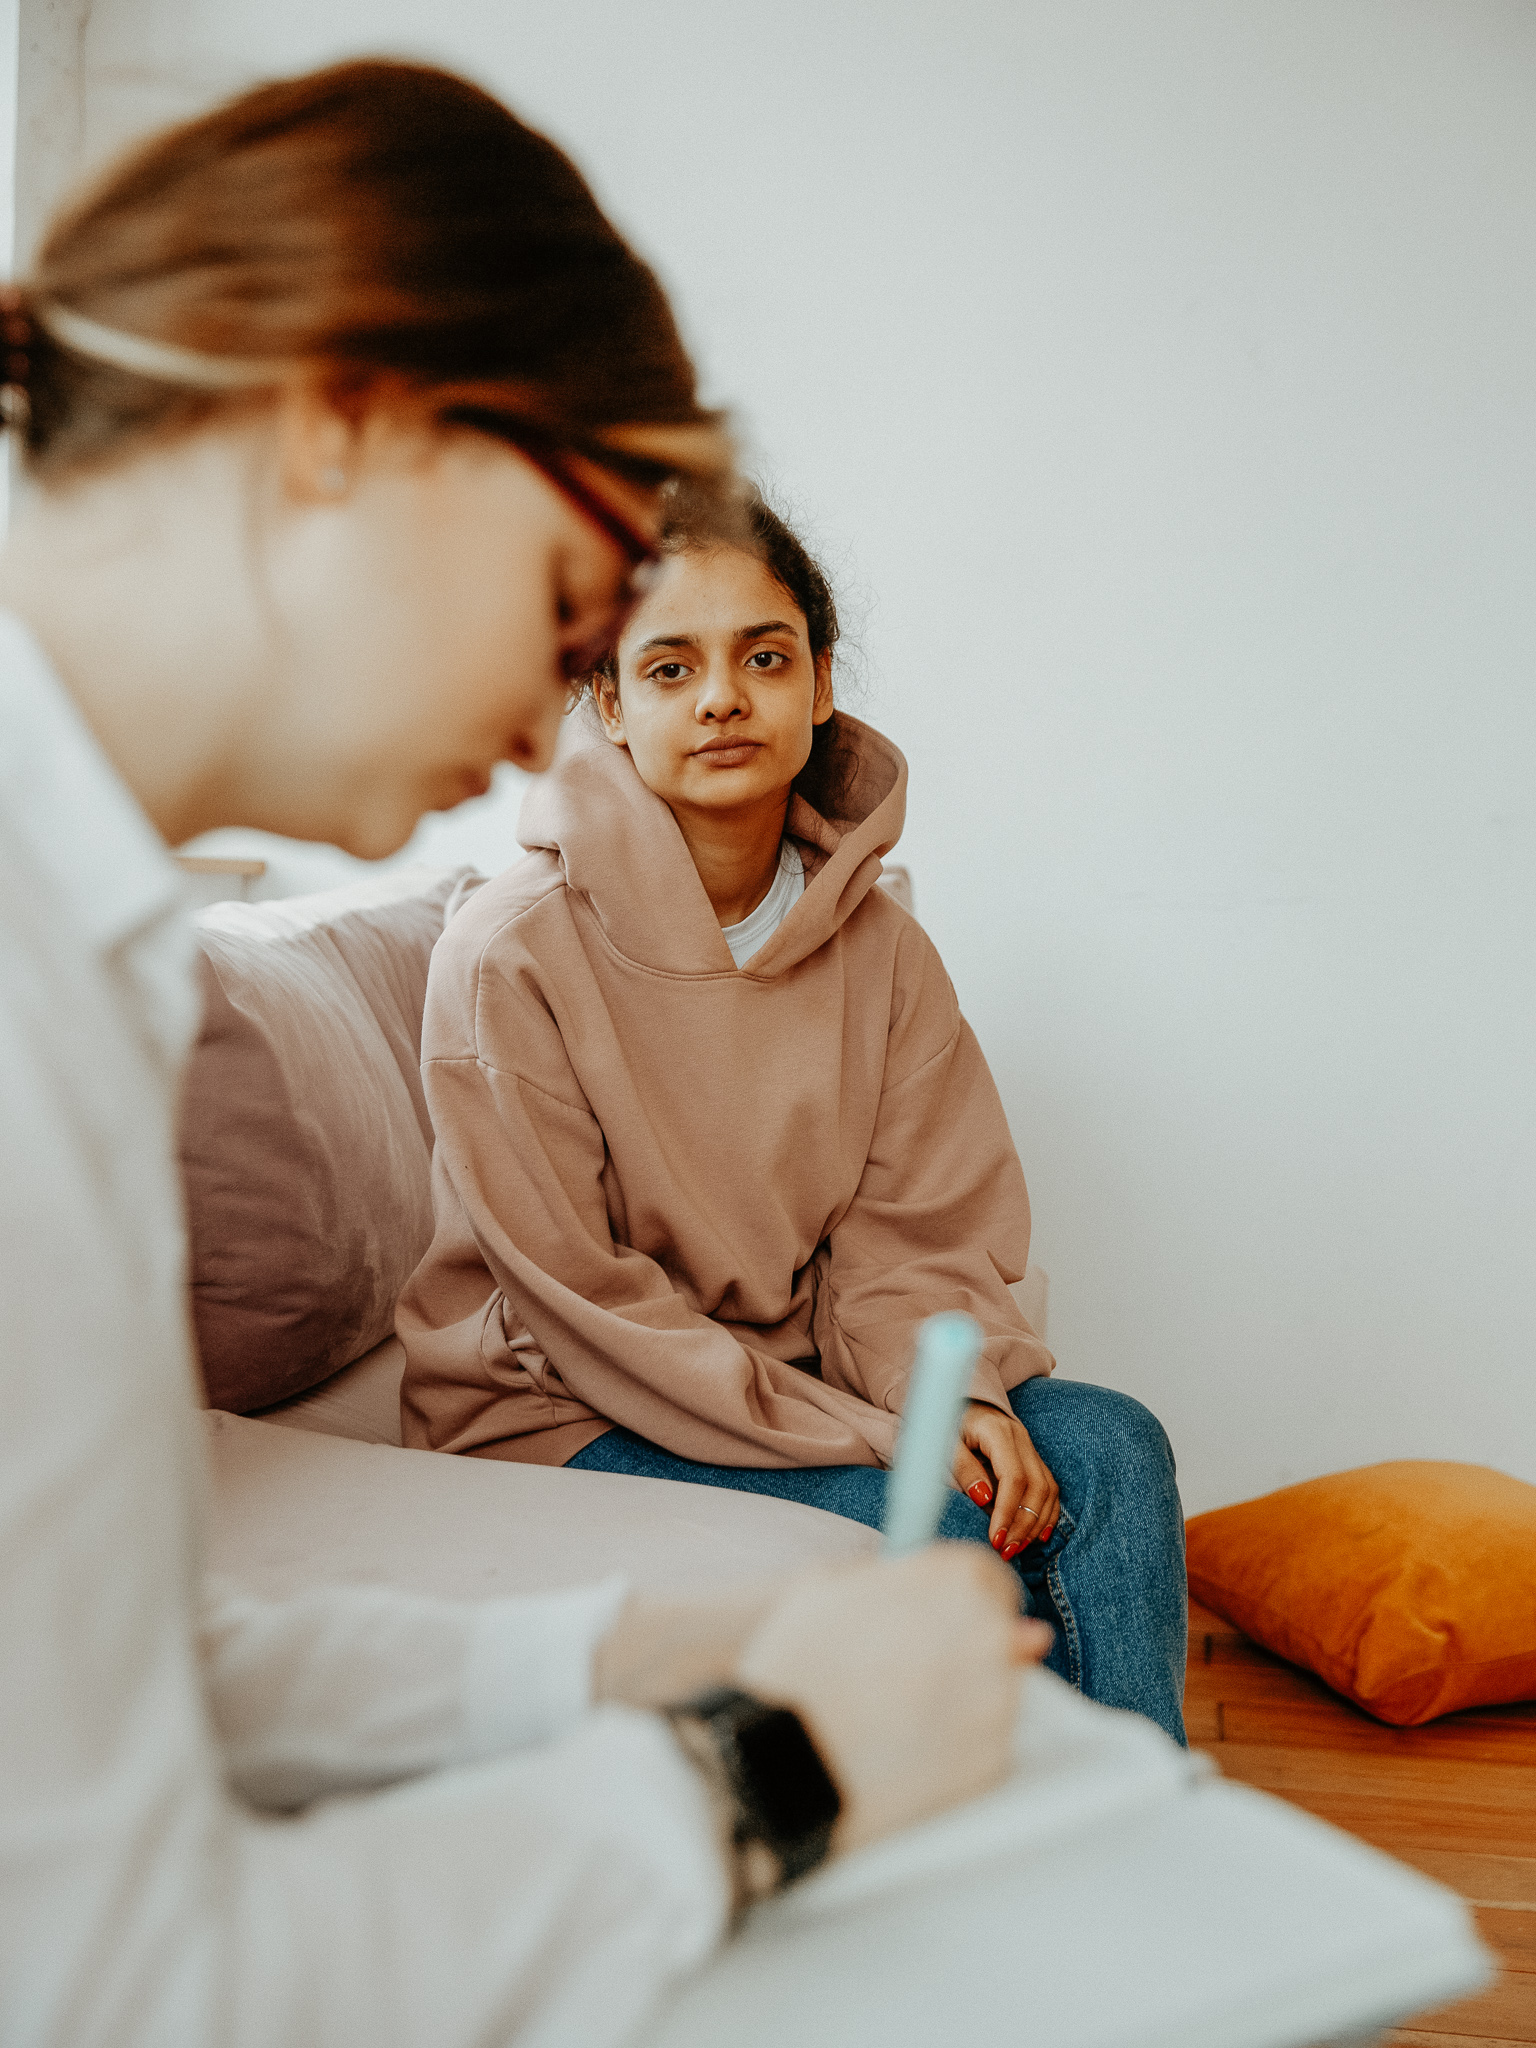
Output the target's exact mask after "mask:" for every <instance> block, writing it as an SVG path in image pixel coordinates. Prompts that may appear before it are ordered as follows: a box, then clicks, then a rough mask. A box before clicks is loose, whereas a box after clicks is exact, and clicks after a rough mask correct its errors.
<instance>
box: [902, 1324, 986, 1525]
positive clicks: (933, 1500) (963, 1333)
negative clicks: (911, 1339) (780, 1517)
mask: <svg viewBox="0 0 1536 2048" xmlns="http://www.w3.org/2000/svg"><path fill="white" fill-rule="evenodd" d="M981 1346H982V1332H981V1325H980V1323H978V1322H977V1321H976V1319H975V1317H974V1316H967V1315H960V1314H957V1313H954V1312H951V1313H949V1314H946V1315H940V1316H930V1317H929V1318H928V1320H927V1321H926V1322H925V1323H923V1324H922V1325H921V1326H920V1327H919V1329H918V1333H917V1359H916V1362H915V1363H914V1365H913V1367H912V1380H911V1384H910V1385H909V1386H908V1388H907V1402H906V1407H905V1408H904V1409H903V1411H902V1417H901V1435H900V1437H899V1438H898V1439H897V1444H896V1469H895V1471H894V1472H892V1474H891V1480H890V1484H889V1486H888V1487H887V1488H886V1493H885V1548H884V1555H885V1556H886V1557H906V1556H908V1555H909V1554H910V1553H911V1552H912V1551H914V1550H921V1549H922V1547H923V1545H924V1544H925V1543H931V1542H932V1541H933V1538H934V1534H935V1532H936V1530H937V1529H938V1526H939V1518H940V1516H941V1515H942V1514H943V1512H944V1495H945V1492H946V1490H947V1489H948V1487H949V1484H950V1475H951V1473H952V1472H953V1470H954V1465H955V1447H956V1445H957V1443H958V1442H959V1437H960V1415H961V1411H962V1410H963V1409H964V1407H965V1402H966V1396H967V1394H968V1393H969V1391H970V1385H971V1375H972V1373H974V1372H975V1370H976V1361H977V1359H978V1358H980V1356H981Z"/></svg>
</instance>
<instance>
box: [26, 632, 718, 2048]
mask: <svg viewBox="0 0 1536 2048" xmlns="http://www.w3.org/2000/svg"><path fill="white" fill-rule="evenodd" d="M192 965H193V959H192V940H191V935H190V931H189V929H188V926H187V923H186V920H185V916H184V914H183V912H182V910H181V908H180V887H179V878H178V875H177V871H176V869H175V867H174V864H173V863H172V862H171V861H170V860H169V858H168V857H167V855H166V852H165V849H164V847H163V846H162V844H161V842H160V840H159V839H158V837H157V836H156V834H155V833H154V831H153V829H152V828H151V826H150V825H149V823H148V821H147V820H146V818H145V817H144V815H143V813H142V811H141V810H140V809H139V807H138V806H137V804H136V803H135V801H134V799H133V798H132V796H131V795H130V794H129V792H128V791H127V789H126V788H125V787H124V786H123V784H122V782H121V781H120V779H119V778H118V776H117V775H116V773H115V772H114V770H113V769H112V767H111V765H110V764H109V763H108V761H107V760H106V758H105V756H104V755H103V754H102V752H101V750H100V748H99V746H98V745H97V743H96V741H95V739H94V738H93V736H92V734H91V733H90V731H89V730H88V728H87V726H86V725H85V723H84V721H83V720H82V719H81V717H80V715H79V713H78V712H77V710H76V709H75V707H74V705H73V703H72V701H71V700H70V699H69V697H68V696H67V695H66V693H65V692H64V690H63V689H62V687H61V686H60V684H59V683H58V681H57V679H56V677H55V676H54V675H53V674H52V672H51V670H50V669H49V667H48V664H47V662H46V660H45V658H44V657H43V655H42V653H41V651H40V650H39V649H38V647H37V645H36V643H35V642H34V641H33V640H32V639H31V637H30V635H29V634H28V633H27V632H26V631H25V629H24V628H22V627H21V626H20V625H19V624H18V623H17V622H16V621H15V620H14V619H11V618H8V617H5V616H3V615H0V1660H3V1671H4V1675H3V1679H0V2041H4V2042H6V2043H15V2044H17V2048H55V2044H59V2048H62V2044H66V2043H68V2044H71V2048H74V2044H83V2043H91V2044H98V2043H99V2044H102V2048H138V2044H145V2048H148V2044H153V2048H193V2044H195V2048H225V2044H230V2048H234V2044H244V2043H251V2044H256V2043H260V2044H262V2048H320V2044H322V2043H323V2044H325V2048H351V2044H354V2043H355V2044H357V2048H395V2044H399V2048H405V2044H423V2048H428V2044H430V2048H457V2044H459V2043H464V2044H469V2043H477V2044H480V2043H489V2042H501V2041H514V2040H515V2041H516V2042H518V2043H540V2044H545V2043H580V2044H582V2048H604V2044H607V2043H612V2042H617V2041H619V2040H621V2039H622V2038H623V2037H624V2035H625V2034H626V2033H628V2032H629V2031H630V2030H631V2028H632V2027H633V2025H634V2024H635V2022H636V2021H637V2019H638V2018H639V2017H640V2015H641V2014H642V2013H643V2012H644V2011H645V2010H646V2009H647V2008H648V2007H649V2006H650V2005H651V2004H652V2003H653V2001H654V2000H655V1998H656V1997H657V1995H658V1993H659V1992H660V1991H661V1990H662V1989H663V1988H664V1987H665V1986H666V1985H667V1984H668V1983H670V1982H671V1981H672V1980H674V1979H675V1978H676V1977H677V1976H678V1975H679V1974H680V1973H682V1972H684V1971H686V1970H688V1969H689V1968H691V1967H692V1966H693V1965H695V1964H696V1963H698V1962H699V1961H700V1960H701V1959H702V1958H703V1957H704V1956H705V1955H707V1954H708V1953H709V1951H710V1950H711V1948H712V1947H713V1946H714V1944H715V1943H716V1942H717V1940H718V1939H719V1936H720V1933H721V1930H722V1926H723V1923H724V1919H725V1914H726V1909H727V1896H726V1886H725V1877H724V1874H723V1872H722V1869H721V1865H720V1859H719V1854H718V1850H717V1847H716V1843H715V1836H714V1829H713V1824H712V1819H711V1815H710V1811H709V1807H708V1803H707V1799H706V1796H705V1793H704V1791H703V1789H702V1787H701V1786H700V1784H699V1782H698V1780H697V1779H696V1777H695V1774H694V1773H693V1771H692V1770H691V1768H690V1767H689V1766H688V1765H687V1764H686V1763H685V1762H684V1761H683V1759H682V1757H681V1755H680V1753H679V1752H678V1750H677V1748H676V1745H675V1744H674V1743H673V1741H672V1739H671V1737H670V1735H669V1734H668V1733H667V1731H666V1729H665V1727H664V1725H663V1724H662V1723H661V1722H659V1721H658V1720H656V1719H655V1718H654V1717H652V1716H650V1715H645V1714H638V1713H631V1712H626V1711H623V1710H620V1709H617V1708H604V1709H601V1710H599V1711H597V1712H591V1711H589V1709H590V1684H591V1658H592V1649H593V1645H594V1644H595V1643H596V1641H597V1640H598V1639H599V1638H600V1637H601V1635H602V1634H603V1633H604V1632H605V1630H606V1629H607V1628H608V1626H609V1625H610V1624H611V1621H612V1618H613V1615H614V1613H615V1611H616V1609H617V1606H618V1604H619V1602H620V1601H621V1599H622V1597H623V1588H622V1585H621V1584H615V1583H610V1584H608V1585H605V1586H601V1587H597V1588H593V1589H591V1590H590V1591H587V1592H582V1593H576V1594H563V1595H549V1596H546V1597H545V1598H543V1599H537V1600H496V1601H489V1602H485V1603H481V1604H479V1605H474V1604H469V1603H465V1604H458V1603H454V1602H450V1601H436V1600H429V1599H423V1598H420V1597H417V1596H413V1595H407V1594H403V1593H396V1592H393V1591H388V1590H385V1589H382V1588H367V1587H344V1588H337V1589H335V1590H334V1591H326V1592H323V1593H315V1594H311V1595H310V1596H308V1597H307V1598H305V1599H302V1600H299V1601H295V1602H293V1603H290V1604H287V1605H278V1604H270V1603H265V1602H261V1601H257V1600H253V1599H251V1598H249V1597H247V1596H244V1595H235V1594H232V1593H229V1592H223V1593H221V1592H220V1591H219V1589H217V1588H215V1589H212V1591H210V1590H209V1589H208V1588H206V1587H205V1586H204V1583H203V1578H202V1570H201V1562H200V1556H201V1496H202V1492H203V1488H204V1484H205V1480H204V1470H203V1461H202V1436H201V1420H200V1417H199V1414H198V1393H197V1376H196V1370H195V1366H194V1362H193V1358H192V1353H191V1347H190V1342H189V1336H188V1321H187V1311H186V1278H185V1263H186V1250H185V1241H184V1233H183V1224H182V1212H181V1193H180V1181H179V1176H178V1171H177V1161H176V1145H175V1133H174V1115H175V1102H176V1093H177V1086H178V1081H179V1075H180V1069H181V1066H182V1063H183V1061H184V1059H185V1056H186V1053H187V1050H188V1048H189V1046H190V1043H191V1040H192V1037H193V1035H194V1033H195V1030H196V1026H197V997H196V992H195V984H194V981H193V977H192ZM338 1793H339V1794H346V1795H349V1796H345V1797H331V1798H325V1797H320V1796H319V1795H323V1794H338ZM311 1801H313V1802H314V1803H312V1804H309V1803H306V1802H311ZM258 1803H259V1804H260V1805H262V1806H264V1807H268V1808H297V1807H299V1806H300V1805H301V1804H303V1810H302V1811H292V1812H282V1813H274V1812H271V1811H266V1812H258V1811H257V1810H256V1808H257V1805H258Z"/></svg>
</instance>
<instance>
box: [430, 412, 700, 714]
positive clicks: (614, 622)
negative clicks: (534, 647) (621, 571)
mask: <svg viewBox="0 0 1536 2048" xmlns="http://www.w3.org/2000/svg"><path fill="white" fill-rule="evenodd" d="M443 417H444V418H445V419H447V420H449V421H451V422H452V423H453V424H454V425H455V426H464V427H473V428H474V429H475V430H476V431H477V432H479V433H482V434H489V435H490V436H491V437H492V438H493V439H494V440H497V441H504V442H505V443H506V444H507V445H508V446H509V447H512V448H515V449H516V450H517V452H518V454H519V455H521V456H523V457H524V459H525V460H526V461H528V462H531V463H532V464H533V466H534V468H535V469H536V470H538V472H539V474H540V475H541V476H543V477H546V478H547V479H548V481H549V482H550V483H552V484H553V485H554V487H555V489H556V490H557V491H558V492H559V493H560V495H561V497H562V498H564V499H565V501H566V503H567V504H569V505H571V506H573V507H574V508H575V509H576V511H578V512H580V513H581V514H582V516H583V517H584V518H585V519H587V520H588V521H590V523H591V524H592V525H593V526H595V527H597V529H598V530H599V532H600V533H602V534H603V535H604V536H605V538H607V539H608V540H610V541H612V543H613V545H614V546H615V547H616V548H617V549H618V550H619V553H620V554H621V555H622V556H623V557H624V560H625V562H626V563H627V565H628V574H627V575H626V577H625V579H624V583H623V586H622V588H621V589H620V592H619V595H618V596H617V598H616V599H615V600H614V602H613V604H612V605H611V606H610V607H609V610H608V615H607V617H606V618H605V619H604V621H603V623H602V625H601V626H600V627H599V628H598V629H597V630H596V632H594V633H593V634H592V635H591V636H590V637H589V638H588V639H587V640H585V641H584V642H583V643H582V644H581V645H580V646H578V647H568V648H566V649H564V651H563V652H562V654H561V656H560V666H561V669H562V671H563V672H564V674H565V677H566V680H567V681H568V682H571V683H579V682H584V681H585V680H586V678H587V677H588V676H590V675H591V674H592V672H593V671H594V670H595V669H598V668H600V667H601V666H602V664H603V662H604V661H605V660H606V659H607V658H608V656H609V655H610V654H612V652H613V650H614V649H615V648H616V647H617V645H618V643H619V635H620V634H621V633H622V632H623V631H624V628H625V626H626V625H627V624H628V623H629V619H630V616H631V614H632V613H633V611H634V609H635V607H636V605H638V604H639V602H640V600H641V599H642V598H643V597H644V596H645V594H646V592H647V591H648V590H649V589H650V588H651V585H652V584H653V583H654V582H655V580H656V571H657V569H658V568H659V566H660V557H659V555H658V553H657V549H656V544H655V542H654V541H653V540H652V539H651V538H650V536H649V535H648V534H644V533H642V532H641V531H640V529H639V528H638V527H637V526H634V525H632V524H631V523H630V521H629V520H628V519H626V518H625V517H624V515H623V513H622V512H620V511H619V510H618V508H617V506H614V505H610V504H609V503H608V501H607V500H606V499H605V498H604V497H603V496H602V495H601V494H600V493H599V492H597V491H594V490H593V489H592V487H591V485H590V484H588V483H587V482H586V481H585V480H584V479H583V478H582V477H580V476H578V475H577V474H576V472H575V471H574V470H573V469H572V468H571V466H570V457H571V454H572V453H575V452H583V453H584V452H585V451H575V450H571V449H569V448H566V447H564V446H562V445H561V443H560V442H558V441H557V440H556V439H555V438H554V436H553V435H551V434H548V433H547V432H545V431H544V430H542V429H540V428H539V427H537V426H534V425H533V424H532V423H530V422H529V421H526V420H521V419H518V418H516V417H515V416H514V415H510V414H507V413H499V412H496V411H493V410H492V409H491V408H489V407H482V406H468V405H466V406H454V407H453V408H452V409H451V410H449V411H448V412H446V413H445V414H444V415H443ZM590 459H591V460H593V461H599V462H600V461H601V457H598V456H595V455H594V456H593V457H591V458H590ZM651 467H652V465H650V464H646V468H647V471H649V470H650V469H651ZM665 480H666V476H665V474H657V475H655V476H650V475H648V476H647V478H646V482H647V483H648V484H649V485H650V486H651V487H653V488H654V486H655V484H657V483H662V482H665ZM635 481H637V482H639V481H640V479H639V478H638V477H637V478H636V479H635Z"/></svg>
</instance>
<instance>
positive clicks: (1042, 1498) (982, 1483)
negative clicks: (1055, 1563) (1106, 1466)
mask: <svg viewBox="0 0 1536 2048" xmlns="http://www.w3.org/2000/svg"><path fill="white" fill-rule="evenodd" d="M955 1484H956V1486H958V1487H959V1489H960V1491H961V1492H962V1493H964V1494H968V1495H969V1496H970V1498H971V1499H972V1500H973V1501H975V1503H976V1505H977V1507H979V1508H990V1509H991V1510H992V1521H991V1526H990V1528H989V1530H988V1535H989V1536H990V1538H991V1543H992V1548H993V1549H994V1550H995V1551H996V1552H997V1554H998V1555H999V1557H1001V1558H1003V1559H1005V1560H1007V1559H1010V1558H1015V1557H1017V1556H1018V1554H1019V1552H1020V1551H1021V1550H1022V1549H1023V1548H1024V1546H1025V1544H1026V1543H1033V1542H1034V1541H1035V1540H1036V1538H1038V1539H1039V1540H1040V1542H1042V1543H1044V1542H1046V1541H1047V1540H1048V1539H1049V1537H1050V1535H1051V1532H1052V1531H1053V1530H1054V1529H1055V1527H1056V1517H1057V1516H1058V1515H1059V1514H1060V1513H1061V1489H1060V1487H1059V1486H1058V1485H1057V1484H1056V1481H1055V1480H1054V1479H1053V1478H1052V1476H1051V1474H1050V1472H1049V1471H1048V1470H1047V1469H1046V1467H1045V1465H1044V1463H1043V1462H1042V1460H1041V1457H1040V1453H1039V1452H1038V1451H1037V1450H1036V1449H1035V1447H1034V1445H1033V1444H1032V1443H1031V1442H1030V1439H1029V1431H1028V1430H1027V1429H1026V1428H1025V1427H1024V1425H1023V1423H1022V1422H1020V1421H1018V1420H1017V1419H1016V1418H1015V1417H1014V1416H1012V1415H1005V1414H1004V1413H1003V1411H1002V1409H1001V1408H993V1407H990V1406H989V1405H988V1404H987V1403H986V1402H985V1401H971V1402H969V1403H967V1405H966V1410H965V1413H964V1415H963V1416H962V1417H961V1420H960V1448H959V1450H958V1451H957V1452H956V1453H955Z"/></svg>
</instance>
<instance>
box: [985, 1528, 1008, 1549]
mask: <svg viewBox="0 0 1536 2048" xmlns="http://www.w3.org/2000/svg"><path fill="white" fill-rule="evenodd" d="M1003 1534H1004V1532H1003V1531H1002V1530H1001V1529H999V1530H998V1532H997V1534H996V1535H995V1536H989V1537H988V1539H987V1541H988V1542H989V1543H990V1544H991V1545H992V1548H993V1549H994V1550H1001V1549H1002V1547H1003Z"/></svg>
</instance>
